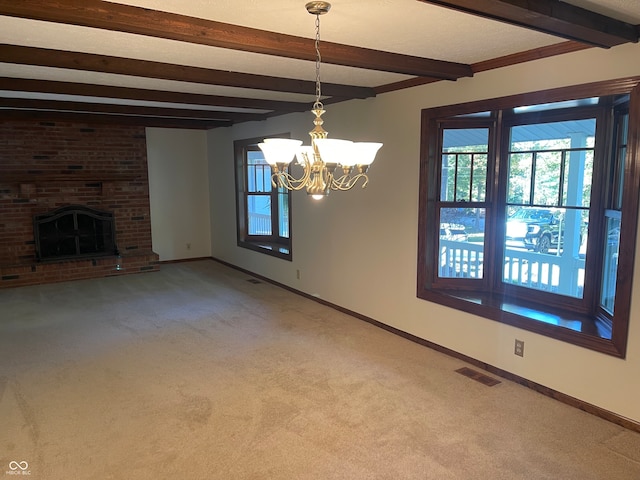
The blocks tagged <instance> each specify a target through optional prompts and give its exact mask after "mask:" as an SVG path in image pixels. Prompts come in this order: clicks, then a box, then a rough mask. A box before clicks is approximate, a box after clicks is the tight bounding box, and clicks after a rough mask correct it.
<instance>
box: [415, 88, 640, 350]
mask: <svg viewBox="0 0 640 480" xmlns="http://www.w3.org/2000/svg"><path fill="white" fill-rule="evenodd" d="M638 83H640V79H637V78H636V79H627V80H621V81H613V82H603V83H599V84H593V85H584V86H581V87H574V88H564V89H557V90H553V91H548V92H539V93H533V94H528V95H521V96H517V97H505V98H500V99H494V100H489V101H481V102H474V103H470V104H463V105H456V106H451V107H439V108H434V109H428V110H424V111H423V117H422V122H423V123H422V153H421V156H422V160H421V171H420V183H421V188H420V213H419V215H420V217H419V238H418V243H419V255H418V262H419V265H418V296H419V297H420V298H423V299H425V300H429V301H432V302H436V303H440V304H444V305H447V306H450V307H453V308H457V309H460V310H464V311H467V312H470V313H473V314H476V315H480V316H483V317H485V318H490V319H493V320H497V321H501V322H504V323H508V324H511V325H514V326H517V327H520V328H525V329H528V330H531V331H535V332H538V333H541V334H544V335H548V336H552V337H554V338H558V339H560V340H564V341H568V342H571V343H574V344H577V345H581V346H584V347H587V348H591V349H594V350H598V351H601V352H603V353H609V354H611V355H616V356H621V357H624V355H625V350H626V339H627V331H628V323H629V311H630V303H631V281H632V277H633V271H632V268H633V255H634V251H635V232H636V225H637V217H638V214H637V211H638V195H637V192H638V188H639V186H640V182H639V179H638V172H637V170H638V166H639V165H638V163H640V158H639V153H638V151H637V150H638V148H639V147H638V145H633V144H631V143H629V140H630V139H631V138H636V139H637V138H638V131H639V130H640V128H639V124H640V98H639V97H640V87H637V85H638ZM541 100H542V101H541ZM634 112H635V113H634ZM622 252H625V256H626V258H625V259H624V262H618V257H619V255H620V254H621V253H622Z"/></svg>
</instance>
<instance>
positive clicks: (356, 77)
mask: <svg viewBox="0 0 640 480" xmlns="http://www.w3.org/2000/svg"><path fill="white" fill-rule="evenodd" d="M14 1H22V0H14ZM110 3H119V4H126V5H131V6H137V7H144V8H148V9H153V10H160V11H165V12H171V13H177V14H181V15H187V16H192V17H198V18H203V19H208V20H214V21H218V22H224V23H230V24H235V25H242V26H246V27H251V28H256V29H261V30H267V31H272V32H278V33H285V34H289V35H295V36H300V37H306V38H313V37H314V35H315V17H314V16H312V15H310V14H309V13H307V11H306V10H305V7H304V5H305V0H301V1H294V0H270V1H264V0H121V1H117V2H110ZM567 3H571V4H573V5H576V6H580V7H583V8H586V9H589V10H592V11H595V12H598V13H601V14H604V15H607V16H610V17H612V18H615V19H618V20H623V21H625V22H628V23H631V24H634V25H638V24H640V0H601V1H590V0H570V1H568V2H567ZM321 39H322V41H327V42H334V43H340V44H346V45H352V46H358V47H366V48H370V49H375V50H382V51H388V52H395V53H401V54H405V55H412V56H417V57H425V58H432V59H438V60H446V61H450V62H459V63H464V64H475V63H478V62H481V61H485V60H490V59H495V58H498V57H503V56H505V55H509V54H514V53H518V52H523V51H528V50H532V49H537V48H541V47H545V46H549V45H554V44H558V43H563V42H566V40H565V39H562V38H559V37H556V36H552V35H547V34H544V33H538V32H535V31H532V30H528V29H525V28H521V27H517V26H512V25H508V24H505V23H500V22H497V21H493V20H487V19H483V18H480V17H477V16H473V15H469V14H465V13H459V12H456V11H453V10H450V9H447V8H443V7H439V6H435V5H430V4H426V3H424V2H421V1H417V0H369V1H367V2H364V1H363V0H335V1H333V2H332V8H331V11H330V12H329V13H328V14H327V15H324V16H322V17H321ZM0 43H2V44H9V45H24V46H30V47H39V48H48V49H56V50H64V51H71V52H84V53H92V54H100V55H110V56H115V57H126V58H133V59H139V60H152V61H157V62H164V63H170V64H178V65H190V66H196V67H204V68H211V69H216V70H228V71H233V72H244V73H252V74H260V75H269V76H274V77H285V78H293V79H302V80H309V81H313V80H315V65H314V62H312V61H306V60H296V59H291V58H281V57H276V56H271V55H263V54H258V53H251V52H242V51H237V50H230V49H223V48H217V47H210V46H206V45H196V44H192V43H185V42H179V41H174V40H166V39H160V38H154V37H146V36H142V35H134V34H129V33H121V32H115V31H107V30H100V29H96V28H88V27H81V26H74V25H65V24H58V23H50V22H43V21H38V20H28V19H24V18H14V17H8V16H1V15H0ZM320 49H321V51H322V43H321V45H320ZM0 77H9V78H20V79H40V80H55V81H62V82H79V83H86V84H95V85H112V86H120V87H131V88H142V89H151V90H162V91H172V92H185V93H198V94H206V95H222V96H233V97H244V98H262V99H272V100H285V101H296V102H312V101H313V99H314V98H313V96H314V93H315V92H314V91H310V92H309V94H308V95H306V94H300V93H286V92H275V91H266V90H265V91H263V90H255V89H247V88H238V87H226V86H217V85H206V84H200V83H189V82H180V81H174V80H162V79H154V78H142V77H134V76H128V75H120V74H109V73H99V72H90V71H81V70H70V69H64V68H53V67H42V66H32V65H21V64H15V63H0ZM410 78H412V77H411V76H409V75H403V74H397V73H389V72H382V71H373V70H365V69H361V68H353V67H345V66H339V65H330V64H325V63H323V64H322V68H321V79H322V81H323V82H328V83H337V84H346V85H358V86H366V87H379V86H381V85H387V84H392V83H395V82H399V81H402V80H408V79H410ZM6 98H36V99H55V100H70V101H77V100H82V101H90V102H103V103H113V104H125V105H128V104H131V105H133V104H136V103H135V102H134V101H131V100H129V101H125V100H118V99H108V98H103V97H91V98H88V97H85V98H78V97H75V96H63V95H56V94H43V93H39V92H20V91H11V92H9V91H0V101H1V100H2V99H6ZM137 104H138V105H151V106H163V107H166V106H167V105H165V104H164V103H162V102H144V101H143V102H138V103H137ZM179 107H180V108H191V109H201V110H202V109H209V110H214V109H216V108H217V107H205V106H200V107H199V106H198V105H187V104H181V105H179ZM220 109H224V110H227V111H238V109H236V108H228V107H227V108H223V107H220ZM243 111H255V112H262V111H264V110H260V109H250V110H243Z"/></svg>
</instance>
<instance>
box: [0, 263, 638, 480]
mask: <svg viewBox="0 0 640 480" xmlns="http://www.w3.org/2000/svg"><path fill="white" fill-rule="evenodd" d="M249 279H250V277H249V276H247V275H246V274H243V273H241V272H238V271H235V270H233V269H230V268H228V267H225V266H223V265H220V264H218V263H216V262H214V261H207V260H204V261H197V262H190V263H180V264H167V265H163V266H162V267H161V271H160V272H159V273H149V274H140V275H129V276H123V277H111V278H105V279H98V280H87V281H78V282H68V283H60V284H52V285H43V286H35V287H22V288H16V289H5V290H0V478H2V477H4V478H7V479H8V478H26V477H25V476H26V474H27V473H29V474H30V475H29V477H28V478H31V479H34V480H36V479H37V480H40V479H42V480H63V479H65V480H66V479H80V480H92V479H96V480H106V479H116V480H123V479H136V480H144V479H150V480H151V479H153V480H157V479H177V478H184V479H203V480H205V479H225V480H229V479H255V480H264V479H283V480H284V479H287V480H292V479H354V480H355V479H380V480H382V479H389V480H392V479H393V480H395V479H491V480H499V479H509V480H514V479H548V480H559V479H561V480H565V479H576V480H595V479H615V480H625V479H628V480H638V479H640V434H638V433H635V432H631V431H628V430H625V429H624V428H622V427H620V426H617V425H614V424H612V423H609V422H607V421H605V420H603V419H600V418H597V417H594V416H592V415H589V414H587V413H585V412H582V411H580V410H578V409H575V408H572V407H569V406H567V405H565V404H562V403H560V402H557V401H555V400H553V399H550V398H548V397H545V396H543V395H540V394H538V393H536V392H534V391H532V390H529V389H527V388H525V387H522V386H520V385H517V384H514V383H512V382H509V381H506V380H503V379H497V380H500V383H497V384H495V385H493V386H487V385H485V384H483V383H482V382H479V381H476V379H474V378H469V377H468V376H465V375H461V374H460V373H458V372H456V370H458V369H461V368H465V367H467V368H470V369H471V370H475V369H474V367H472V366H470V365H467V364H465V363H464V362H463V361H461V360H458V359H455V358H452V357H449V356H446V355H444V354H441V353H439V352H435V351H433V350H430V349H428V348H426V347H423V346H420V345H417V344H415V343H412V342H410V341H408V340H406V339H403V338H401V337H398V336H396V335H393V334H391V333H389V332H386V331H384V330H382V329H380V328H376V327H375V326H372V325H370V324H368V323H365V322H363V321H361V320H358V319H355V318H352V317H350V316H348V315H345V314H343V313H340V312H337V311H335V310H333V309H331V308H328V307H326V306H323V305H320V304H318V303H317V302H313V301H311V300H309V299H305V298H303V297H301V296H298V295H295V294H293V293H291V292H288V291H286V290H283V289H281V288H278V287H276V286H274V285H271V284H269V283H265V282H258V283H255V282H250V281H248V280H249ZM471 373H472V375H471V376H472V377H473V376H474V374H473V372H471Z"/></svg>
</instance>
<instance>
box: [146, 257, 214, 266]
mask: <svg viewBox="0 0 640 480" xmlns="http://www.w3.org/2000/svg"><path fill="white" fill-rule="evenodd" d="M200 260H215V259H214V258H213V257H195V258H180V259H177V260H160V261H159V262H158V263H159V264H170V263H186V262H197V261H200Z"/></svg>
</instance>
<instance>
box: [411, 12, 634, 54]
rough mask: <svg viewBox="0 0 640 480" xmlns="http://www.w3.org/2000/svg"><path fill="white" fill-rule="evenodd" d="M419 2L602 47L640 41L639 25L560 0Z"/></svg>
mask: <svg viewBox="0 0 640 480" xmlns="http://www.w3.org/2000/svg"><path fill="white" fill-rule="evenodd" d="M419 1H421V2H424V3H432V4H434V5H439V6H442V7H447V8H451V9H453V10H457V11H460V12H465V13H470V14H472V15H477V16H480V17H484V18H489V19H492V20H497V21H500V22H504V23H509V24H512V25H517V26H519V27H524V28H529V29H532V30H536V31H539V32H543V33H548V34H551V35H555V36H557V37H562V38H566V39H568V40H576V41H578V42H583V43H587V44H589V45H595V46H598V47H604V48H609V47H613V46H615V45H620V44H623V43H629V42H637V41H638V26H636V25H631V24H629V23H626V22H623V21H621V20H616V19H615V18H611V17H607V16H605V15H601V14H599V13H595V12H592V11H590V10H586V9H584V8H580V7H576V6H574V5H571V4H569V3H565V2H562V1H559V0H536V1H531V0H449V1H441V0H419Z"/></svg>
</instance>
